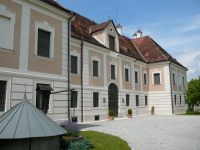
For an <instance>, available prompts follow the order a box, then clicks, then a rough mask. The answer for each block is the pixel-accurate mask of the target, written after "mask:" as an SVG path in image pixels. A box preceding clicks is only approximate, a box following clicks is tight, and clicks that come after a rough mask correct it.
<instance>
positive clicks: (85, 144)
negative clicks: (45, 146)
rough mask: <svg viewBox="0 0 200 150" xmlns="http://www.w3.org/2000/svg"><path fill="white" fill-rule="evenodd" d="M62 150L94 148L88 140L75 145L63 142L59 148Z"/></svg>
mask: <svg viewBox="0 0 200 150" xmlns="http://www.w3.org/2000/svg"><path fill="white" fill-rule="evenodd" d="M61 148H62V149H63V150H88V149H90V148H95V146H94V145H93V144H92V143H91V142H90V141H89V140H81V141H78V142H75V143H69V142H65V144H64V145H62V147H61Z"/></svg>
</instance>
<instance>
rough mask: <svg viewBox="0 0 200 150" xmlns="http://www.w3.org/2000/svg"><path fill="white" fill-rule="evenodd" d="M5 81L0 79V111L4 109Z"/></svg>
mask: <svg viewBox="0 0 200 150" xmlns="http://www.w3.org/2000/svg"><path fill="white" fill-rule="evenodd" d="M6 85H7V82H6V81H0V112H1V111H5V103H6Z"/></svg>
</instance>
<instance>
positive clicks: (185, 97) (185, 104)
mask: <svg viewBox="0 0 200 150" xmlns="http://www.w3.org/2000/svg"><path fill="white" fill-rule="evenodd" d="M185 99H186V96H184V101H185ZM186 104H187V103H186V101H185V105H186Z"/></svg>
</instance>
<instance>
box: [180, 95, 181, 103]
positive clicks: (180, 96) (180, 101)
mask: <svg viewBox="0 0 200 150" xmlns="http://www.w3.org/2000/svg"><path fill="white" fill-rule="evenodd" d="M180 105H181V95H180Z"/></svg>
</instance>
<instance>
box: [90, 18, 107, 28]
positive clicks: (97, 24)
mask: <svg viewBox="0 0 200 150" xmlns="http://www.w3.org/2000/svg"><path fill="white" fill-rule="evenodd" d="M108 21H110V20H108ZM108 21H105V22H102V23H99V24H96V25H93V26H90V28H92V27H95V26H98V25H101V24H103V23H106V22H108Z"/></svg>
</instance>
